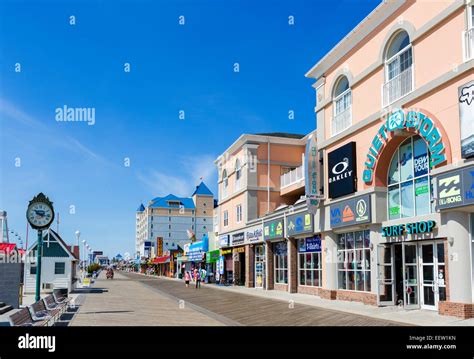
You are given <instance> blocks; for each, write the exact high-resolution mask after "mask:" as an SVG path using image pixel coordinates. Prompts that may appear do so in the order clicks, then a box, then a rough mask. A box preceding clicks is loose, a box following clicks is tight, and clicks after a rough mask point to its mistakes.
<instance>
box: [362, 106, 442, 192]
mask: <svg viewBox="0 0 474 359" xmlns="http://www.w3.org/2000/svg"><path fill="white" fill-rule="evenodd" d="M400 130H410V131H413V132H415V133H418V134H419V135H420V136H421V137H422V138H423V140H424V141H425V142H426V144H427V145H428V148H429V151H430V154H431V162H430V164H429V165H430V167H431V168H433V167H435V166H437V165H439V164H441V163H443V162H445V161H446V154H445V151H444V150H445V146H444V143H443V140H442V137H441V132H440V130H439V129H438V128H437V127H436V126H435V124H434V122H433V120H432V119H431V118H429V117H428V116H427V115H425V114H424V113H422V112H419V111H408V112H407V113H405V112H404V111H402V110H399V111H396V112H393V113H391V114H390V115H389V116H388V117H387V121H386V122H385V123H384V124H383V125H382V127H380V129H379V131H378V132H377V134H376V135H375V137H374V139H373V140H372V143H371V146H370V148H369V153H367V159H366V161H365V164H364V166H365V168H364V172H363V174H362V178H363V180H364V182H365V183H367V184H370V183H372V180H373V177H374V170H375V167H376V165H377V160H378V158H379V157H380V153H382V150H383V148H384V146H385V145H386V144H387V142H388V141H389V134H390V133H392V132H394V131H400Z"/></svg>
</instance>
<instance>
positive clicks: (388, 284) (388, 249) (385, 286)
mask: <svg viewBox="0 0 474 359" xmlns="http://www.w3.org/2000/svg"><path fill="white" fill-rule="evenodd" d="M377 257H378V261H377V263H378V265H377V282H378V285H377V304H378V305H380V306H383V305H395V280H394V269H393V262H394V246H392V245H390V244H379V245H378V246H377Z"/></svg>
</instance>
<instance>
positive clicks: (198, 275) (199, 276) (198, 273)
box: [195, 270, 201, 289]
mask: <svg viewBox="0 0 474 359" xmlns="http://www.w3.org/2000/svg"><path fill="white" fill-rule="evenodd" d="M195 280H196V289H198V288H201V273H200V272H199V271H198V270H196V272H195Z"/></svg>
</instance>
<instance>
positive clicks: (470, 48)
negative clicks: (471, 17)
mask: <svg viewBox="0 0 474 359" xmlns="http://www.w3.org/2000/svg"><path fill="white" fill-rule="evenodd" d="M464 57H465V60H466V61H469V60H471V59H473V58H474V27H472V28H470V29H469V30H467V31H466V32H465V33H464Z"/></svg>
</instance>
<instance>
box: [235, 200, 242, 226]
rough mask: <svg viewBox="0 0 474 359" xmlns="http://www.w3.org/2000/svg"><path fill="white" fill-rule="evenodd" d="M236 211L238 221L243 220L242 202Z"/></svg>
mask: <svg viewBox="0 0 474 359" xmlns="http://www.w3.org/2000/svg"><path fill="white" fill-rule="evenodd" d="M236 213H237V223H239V222H242V205H241V204H238V205H237V207H236Z"/></svg>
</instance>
